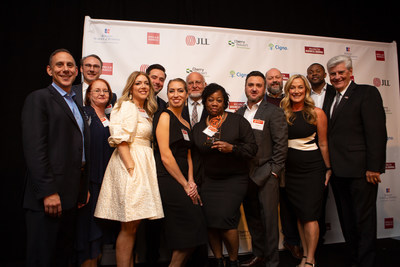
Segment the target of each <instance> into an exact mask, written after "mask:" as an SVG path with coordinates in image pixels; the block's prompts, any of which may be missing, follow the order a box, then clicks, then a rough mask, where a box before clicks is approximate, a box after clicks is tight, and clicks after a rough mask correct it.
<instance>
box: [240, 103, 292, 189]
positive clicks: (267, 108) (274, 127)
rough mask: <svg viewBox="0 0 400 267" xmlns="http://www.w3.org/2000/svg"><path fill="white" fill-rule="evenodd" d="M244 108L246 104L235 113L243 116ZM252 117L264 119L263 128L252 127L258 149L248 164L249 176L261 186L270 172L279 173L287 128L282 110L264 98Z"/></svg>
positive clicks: (283, 163) (286, 138)
mask: <svg viewBox="0 0 400 267" xmlns="http://www.w3.org/2000/svg"><path fill="white" fill-rule="evenodd" d="M245 110H246V106H242V107H241V108H239V109H238V110H237V112H236V113H238V114H240V115H242V116H243V115H244V112H245ZM254 119H258V120H262V121H264V127H263V130H257V129H253V132H254V136H255V138H256V143H257V146H258V151H257V155H256V156H255V158H254V159H253V160H252V161H251V164H250V178H251V179H252V180H253V182H254V183H256V184H257V185H258V186H262V185H264V183H265V182H266V181H267V180H268V179H269V178H270V177H271V175H272V174H271V172H274V173H276V174H278V175H280V174H281V171H282V170H283V168H284V166H285V160H286V154H287V150H288V129H287V123H286V119H285V115H284V114H283V110H282V109H280V108H278V107H276V106H275V105H273V104H271V103H268V102H267V101H266V100H265V99H264V100H263V101H262V102H261V103H260V106H259V107H258V110H257V112H256V114H255V115H254Z"/></svg>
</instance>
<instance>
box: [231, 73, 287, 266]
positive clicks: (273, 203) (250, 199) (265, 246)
mask: <svg viewBox="0 0 400 267" xmlns="http://www.w3.org/2000/svg"><path fill="white" fill-rule="evenodd" d="M265 90H266V80H265V76H264V75H263V74H262V73H261V72H259V71H252V72H250V73H249V74H248V75H247V77H246V85H245V93H246V97H247V103H246V105H244V106H243V107H241V108H240V109H239V110H238V111H237V113H238V114H241V115H243V116H244V117H245V118H246V119H247V120H248V121H249V122H250V124H251V126H252V128H253V132H254V136H255V138H256V142H257V145H258V152H257V155H256V157H255V158H254V159H253V160H252V161H251V165H250V175H249V176H250V179H251V180H250V182H249V187H248V192H247V196H246V198H245V200H244V202H243V205H244V210H245V214H246V219H247V223H248V226H249V230H250V234H251V237H252V247H253V254H254V257H253V258H251V259H250V260H249V261H247V262H244V263H243V264H242V266H256V265H261V264H263V265H265V266H275V267H277V266H278V264H279V251H278V243H279V227H278V203H279V178H280V174H281V172H282V170H283V168H284V165H285V160H286V153H287V145H288V133H287V123H286V119H285V115H284V114H283V111H282V109H280V108H278V107H276V106H275V105H273V104H271V103H268V102H267V101H266V100H264V95H265Z"/></svg>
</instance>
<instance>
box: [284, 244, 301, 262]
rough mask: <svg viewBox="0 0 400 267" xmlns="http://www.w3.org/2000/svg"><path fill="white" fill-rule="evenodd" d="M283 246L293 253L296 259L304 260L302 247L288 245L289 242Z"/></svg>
mask: <svg viewBox="0 0 400 267" xmlns="http://www.w3.org/2000/svg"><path fill="white" fill-rule="evenodd" d="M283 246H284V247H285V248H286V249H287V250H289V251H290V253H292V256H293V257H295V258H296V259H300V260H301V259H302V257H303V251H302V249H301V248H300V246H295V245H291V244H288V243H287V242H284V243H283Z"/></svg>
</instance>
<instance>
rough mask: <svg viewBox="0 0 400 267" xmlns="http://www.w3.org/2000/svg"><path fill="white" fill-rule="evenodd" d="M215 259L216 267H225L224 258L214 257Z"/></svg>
mask: <svg viewBox="0 0 400 267" xmlns="http://www.w3.org/2000/svg"><path fill="white" fill-rule="evenodd" d="M215 260H216V261H217V267H225V265H224V258H223V257H222V258H216V259H215Z"/></svg>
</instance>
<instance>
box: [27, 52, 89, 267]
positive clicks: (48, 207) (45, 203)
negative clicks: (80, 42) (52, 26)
mask: <svg viewBox="0 0 400 267" xmlns="http://www.w3.org/2000/svg"><path fill="white" fill-rule="evenodd" d="M47 73H48V74H49V75H50V76H51V77H52V80H53V83H52V84H51V85H50V86H48V87H47V88H44V89H40V90H37V91H34V92H32V93H31V94H29V95H28V96H27V98H26V100H25V104H24V107H23V110H22V137H23V149H24V154H25V160H26V165H27V174H26V185H25V192H24V201H23V207H24V208H25V209H26V225H27V266H67V265H68V262H69V257H70V256H71V255H70V254H71V252H72V249H73V243H74V242H73V241H74V240H73V237H74V228H75V223H76V222H75V220H76V210H77V208H78V207H81V206H83V205H84V204H85V203H86V202H87V200H88V196H89V194H88V178H87V177H88V176H87V164H85V163H86V161H87V160H88V153H87V152H88V151H89V146H88V143H89V132H88V131H89V128H88V125H87V123H86V119H85V117H84V115H83V112H82V110H81V109H80V108H79V106H78V105H77V104H76V103H75V101H74V100H73V98H72V97H73V96H74V92H73V91H71V86H72V82H73V81H74V80H75V77H76V76H77V74H78V69H77V67H76V65H75V60H74V59H73V57H72V55H71V54H70V52H68V51H67V50H65V49H59V50H56V51H55V52H53V53H52V54H51V56H50V61H49V65H48V66H47Z"/></svg>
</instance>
